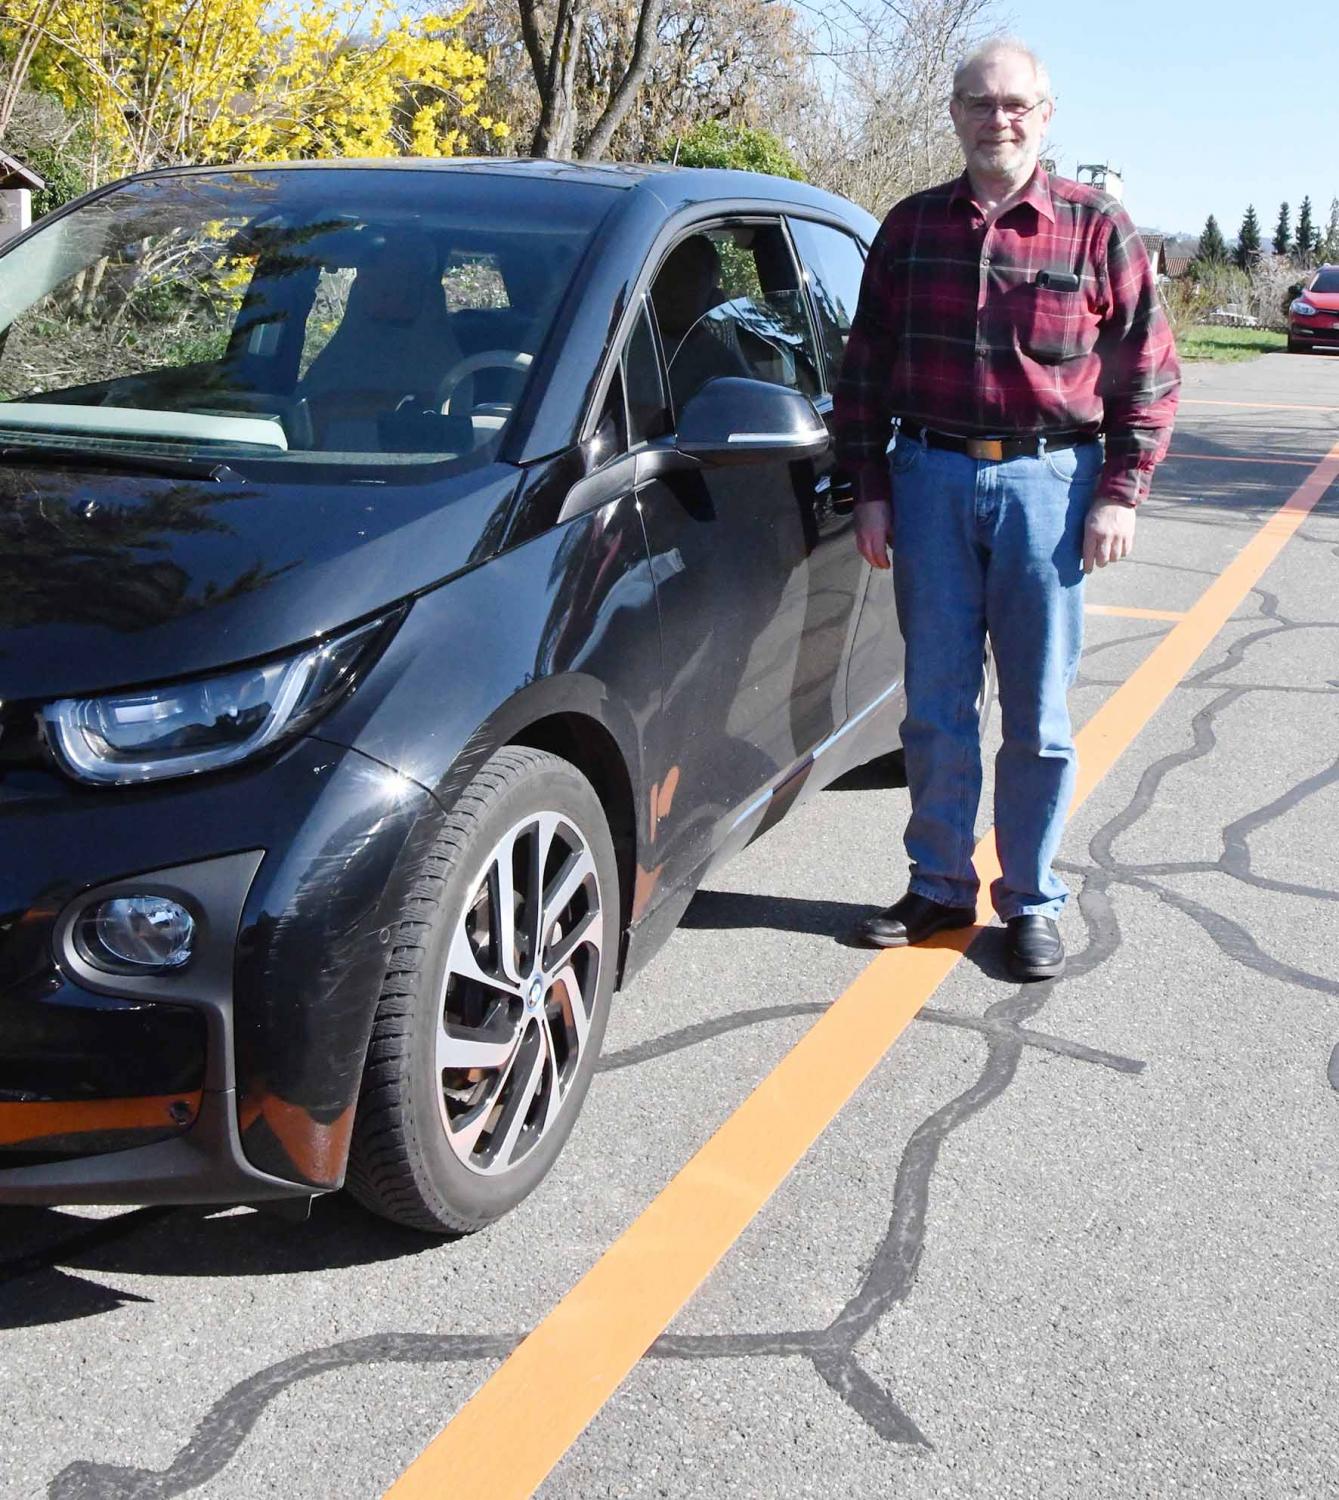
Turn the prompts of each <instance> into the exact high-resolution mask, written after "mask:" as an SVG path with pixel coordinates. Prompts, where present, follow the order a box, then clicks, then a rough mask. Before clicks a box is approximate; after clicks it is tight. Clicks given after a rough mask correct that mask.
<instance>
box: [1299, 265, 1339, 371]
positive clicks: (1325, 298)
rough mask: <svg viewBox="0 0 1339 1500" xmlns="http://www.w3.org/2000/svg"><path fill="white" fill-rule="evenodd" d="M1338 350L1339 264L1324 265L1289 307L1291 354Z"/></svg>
mask: <svg viewBox="0 0 1339 1500" xmlns="http://www.w3.org/2000/svg"><path fill="white" fill-rule="evenodd" d="M1318 345H1328V346H1329V347H1331V348H1334V349H1339V266H1321V267H1320V269H1319V270H1318V271H1316V272H1315V273H1314V274H1313V276H1312V277H1311V280H1310V281H1309V282H1308V283H1307V285H1306V289H1305V290H1304V291H1303V292H1302V294H1301V296H1300V297H1297V298H1295V299H1294V300H1293V301H1292V303H1291V304H1290V305H1289V307H1288V353H1289V354H1305V353H1306V352H1307V351H1308V350H1310V349H1314V348H1316V347H1317V346H1318Z"/></svg>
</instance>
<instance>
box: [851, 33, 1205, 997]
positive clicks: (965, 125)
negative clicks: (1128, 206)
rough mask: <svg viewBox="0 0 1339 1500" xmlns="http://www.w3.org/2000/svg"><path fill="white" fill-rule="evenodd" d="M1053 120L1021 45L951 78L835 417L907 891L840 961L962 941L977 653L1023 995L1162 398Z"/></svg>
mask: <svg viewBox="0 0 1339 1500" xmlns="http://www.w3.org/2000/svg"><path fill="white" fill-rule="evenodd" d="M1052 108H1053V105H1052V100H1051V90H1050V83H1049V79H1048V78H1047V74H1046V70H1045V68H1044V67H1043V66H1042V64H1041V63H1040V62H1039V61H1038V59H1037V58H1036V57H1035V56H1034V55H1033V54H1032V53H1031V52H1030V51H1029V50H1028V49H1027V48H1026V47H1024V46H1023V45H1022V44H1021V43H1019V42H1015V41H1011V40H997V41H993V42H990V43H987V44H986V45H985V46H984V47H982V48H981V49H980V50H979V51H978V52H976V53H974V54H973V55H972V56H971V57H969V58H968V59H967V61H966V62H964V63H963V64H962V66H961V67H960V68H959V69H958V71H957V73H956V74H955V77H954V83H953V98H952V101H951V103H950V105H949V111H950V114H951V116H952V119H953V125H954V129H955V130H956V131H957V135H958V139H959V141H960V142H961V145H962V150H963V155H964V157H965V158H966V170H965V172H964V173H963V175H962V176H961V177H959V178H958V179H957V180H956V181H955V182H949V183H945V184H943V185H942V186H940V187H936V188H930V189H928V190H927V191H925V192H921V193H916V194H913V195H912V196H911V197H910V198H906V199H904V200H903V201H902V202H901V203H899V204H897V206H896V207H895V208H893V210H892V211H891V212H890V213H889V215H888V217H887V218H886V219H885V220H884V223H883V225H882V227H881V228H880V230H879V233H878V236H877V237H876V239H875V242H874V246H873V248H872V250H871V252H870V256H869V259H868V262H867V263H866V267H865V273H864V281H863V283H862V286H861V291H860V301H859V306H858V309H857V312H856V316H855V319H854V323H853V326H852V329H851V337H850V343H849V345H848V348H847V353H846V357H845V360H844V361H843V365H842V371H841V378H840V380H839V381H838V388H837V392H836V441H837V456H838V459H839V461H840V462H841V463H842V465H843V467H844V468H845V469H846V470H847V471H848V472H849V473H851V474H852V475H853V477H854V478H855V481H856V485H857V491H856V493H857V503H856V541H857V545H858V546H859V548H860V551H861V554H862V555H863V556H864V557H865V559H866V560H867V561H868V562H869V563H870V564H871V566H873V567H876V568H886V567H887V566H888V556H887V552H888V548H889V547H890V546H891V548H892V553H893V570H894V572H893V579H894V588H895V592H896V597H897V612H898V620H899V623H900V625H901V628H902V634H903V637H904V639H905V641H906V652H907V670H906V695H907V716H906V720H905V722H904V724H903V727H902V740H903V745H904V748H905V754H906V765H907V781H908V784H909V787H910V790H911V819H910V821H909V823H908V824H907V831H906V847H907V853H908V855H909V856H910V860H911V881H910V885H909V888H908V891H907V894H906V895H905V896H903V897H902V899H901V900H899V901H897V902H895V903H894V904H893V905H892V906H890V907H888V908H887V909H886V910H885V911H882V912H879V913H877V914H875V915H873V916H870V917H867V918H866V919H865V920H864V921H863V922H862V923H861V926H860V929H859V935H860V937H861V938H862V940H863V941H865V942H868V943H871V944H873V945H875V946H879V947H893V946H898V945H901V944H904V943H914V942H918V941H919V940H921V939H922V938H925V937H928V936H929V935H930V934H931V933H934V932H939V931H941V930H943V929H945V928H953V927H964V926H967V925H969V924H970V923H971V922H972V921H973V920H974V908H975V903H976V895H977V878H976V875H975V872H974V870H973V868H972V863H971V856H972V846H973V824H974V821H975V816H976V809H977V803H978V801H979V799H980V795H981V754H980V743H979V738H978V732H977V725H978V719H977V707H976V703H977V696H978V693H979V691H980V686H981V676H982V658H983V653H984V648H985V638H986V634H987V632H989V635H990V640H991V644H992V647H993V650H994V654H995V662H996V668H997V673H998V683H999V697H1000V708H1001V716H1002V720H1003V733H1004V743H1003V746H1002V748H1001V750H1000V753H999V758H998V760H997V761H996V780H995V838H996V844H997V847H998V850H999V856H1000V865H1001V869H1002V871H1003V874H1002V876H1001V878H1000V879H999V880H997V881H996V882H995V883H994V885H993V886H992V888H991V896H992V898H993V901H994V905H995V910H996V911H997V912H998V914H999V915H1000V917H1001V918H1002V919H1003V920H1004V922H1005V924H1006V928H1007V939H1006V941H1007V951H1008V961H1009V967H1010V970H1011V972H1012V973H1013V974H1014V975H1015V976H1017V977H1018V978H1021V979H1043V978H1051V977H1054V976H1055V975H1057V974H1059V973H1060V972H1061V970H1062V969H1063V967H1064V956H1065V955H1064V945H1063V943H1062V941H1061V937H1060V931H1059V927H1058V925H1057V922H1056V918H1057V917H1058V916H1059V914H1060V912H1061V910H1062V908H1063V906H1064V904H1065V899H1066V895H1067V892H1066V889H1065V886H1064V884H1063V882H1062V881H1061V880H1060V879H1059V878H1058V877H1057V876H1056V874H1055V871H1054V870H1053V869H1052V865H1051V862H1052V859H1053V857H1054V855H1055V851H1056V848H1057V845H1058V844H1059V840H1060V834H1061V830H1062V828H1063V826H1064V820H1065V816H1066V812H1067V809H1068V805H1069V800H1070V797H1071V795H1072V792H1073V786H1074V773H1075V754H1074V745H1073V741H1072V739H1071V734H1070V724H1069V711H1068V707H1067V704H1066V693H1067V691H1068V689H1069V686H1070V684H1071V683H1072V681H1073V679H1074V673H1075V671H1076V669H1077V665H1078V659H1079V650H1080V647H1081V645H1082V632H1083V588H1082V584H1083V576H1084V574H1085V573H1086V572H1089V571H1091V570H1092V568H1093V567H1094V566H1096V567H1105V566H1106V565H1107V564H1108V563H1113V562H1117V561H1119V559H1121V558H1123V557H1125V556H1127V555H1128V554H1129V552H1130V548H1131V546H1132V544H1133V541H1134V529H1135V505H1136V504H1137V502H1138V500H1139V497H1140V496H1141V495H1142V494H1145V493H1147V490H1148V485H1149V480H1150V478H1151V476H1152V473H1153V469H1154V466H1155V465H1156V464H1157V463H1158V461H1159V460H1160V459H1161V458H1162V457H1163V455H1164V454H1165V453H1166V451H1167V443H1168V440H1169V438H1170V436H1171V426H1172V419H1173V417H1174V415H1175V410H1176V397H1177V391H1178V388H1179V385H1180V373H1179V370H1178V368H1177V362H1176V353H1175V348H1174V345H1173V343H1172V337H1171V333H1170V330H1169V329H1168V327H1167V323H1166V320H1165V319H1164V317H1163V315H1162V311H1161V307H1160V304H1159V302H1158V296H1157V291H1156V288H1155V285H1154V280H1153V273H1152V270H1151V268H1150V267H1149V263H1148V257H1147V255H1146V254H1145V253H1144V249H1143V245H1142V242H1141V241H1140V239H1139V236H1138V234H1137V233H1136V232H1135V229H1134V226H1133V225H1132V224H1131V222H1130V220H1129V218H1128V217H1127V215H1126V214H1125V213H1124V211H1123V210H1122V209H1121V207H1120V205H1119V204H1117V203H1116V202H1115V201H1114V200H1113V199H1111V198H1109V197H1107V196H1106V195H1105V194H1103V193H1099V192H1097V191H1095V190H1093V189H1091V188H1086V187H1081V186H1079V185H1078V184H1077V183H1073V182H1068V181H1065V180H1064V179H1062V178H1058V177H1049V176H1048V175H1047V173H1046V172H1045V171H1043V170H1042V169H1041V168H1040V167H1039V166H1038V162H1037V157H1038V152H1039V150H1040V147H1041V142H1042V138H1043V136H1044V134H1045V131H1046V127H1047V125H1048V124H1049V123H1050V119H1051V113H1052ZM894 420H896V421H897V424H898V425H897V437H896V443H895V446H894V449H893V453H892V459H891V463H890V462H889V459H888V456H887V446H888V438H889V433H890V430H891V428H892V424H893V422H894ZM1099 431H1100V432H1101V433H1102V434H1104V436H1105V453H1104V452H1103V447H1102V445H1101V444H1100V443H1099V442H1098V440H1097V438H1098V434H1099Z"/></svg>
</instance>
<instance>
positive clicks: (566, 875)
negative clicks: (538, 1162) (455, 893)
mask: <svg viewBox="0 0 1339 1500" xmlns="http://www.w3.org/2000/svg"><path fill="white" fill-rule="evenodd" d="M603 925H604V924H603V911H602V892H601V890H600V881H599V876H598V873H597V871H596V865H595V859H594V857H593V855H592V853H591V849H590V845H589V843H588V841H587V839H586V837H585V835H584V834H583V833H582V831H581V829H580V828H579V827H577V825H576V824H575V823H574V822H573V821H572V820H571V819H570V818H568V817H566V816H564V815H562V814H560V813H556V812H537V813H532V814H530V815H528V816H527V817H525V818H522V819H521V820H520V821H519V822H517V823H515V824H514V825H513V826H512V827H511V828H510V829H509V830H508V831H507V833H506V834H504V835H503V837H502V838H501V839H499V840H498V842H497V843H496V844H495V845H494V847H493V849H492V850H491V851H490V853H489V855H488V857H487V859H486V860H485V861H484V863H483V865H482V868H481V870H480V873H479V875H478V878H477V880H476V881H475V882H474V885H473V886H472V888H471V892H470V895H469V898H468V899H467V901H466V902H465V905H464V910H463V914H462V915H461V917H460V919H459V920H458V922H457V924H456V927H455V930H454V931H453V932H452V934H451V942H450V947H449V950H448V955H447V962H446V974H445V980H444V983H443V987H442V997H441V1007H440V1011H439V1022H438V1028H437V1038H436V1071H437V1076H438V1078H439V1079H440V1084H441V1087H440V1092H439V1104H440V1109H441V1121H442V1126H443V1129H444V1130H445V1132H446V1139H447V1142H448V1144H449V1145H450V1147H451V1150H452V1151H453V1152H454V1153H455V1155H456V1156H457V1157H458V1158H459V1160H460V1161H461V1162H462V1163H463V1164H464V1165H465V1166H466V1167H468V1168H469V1169H470V1170H471V1171H473V1172H477V1173H480V1174H482V1175H485V1176H497V1175H499V1174H501V1173H504V1172H506V1171H508V1170H509V1169H510V1168H512V1167H514V1166H516V1165H517V1164H518V1163H519V1162H520V1161H522V1160H523V1159H524V1158H525V1157H526V1156H527V1155H529V1153H530V1152H531V1151H532V1150H533V1149H534V1148H535V1146H536V1145H537V1144H538V1143H539V1141H540V1140H541V1139H542V1138H543V1137H544V1136H545V1135H546V1134H547V1133H548V1132H549V1131H550V1130H551V1129H552V1128H553V1125H554V1123H555V1121H556V1120H557V1119H558V1117H559V1115H560V1114H561V1113H562V1111H563V1107H564V1104H565V1103H566V1100H567V1097H568V1094H569V1092H570V1089H571V1086H572V1083H573V1080H574V1078H575V1076H576V1074H577V1070H578V1066H579V1063H580V1061H581V1058H582V1056H583V1054H584V1050H585V1048H586V1044H587V1038H588V1035H589V1031H590V1024H591V1014H592V1011H591V1007H592V1006H593V1005H594V1003H595V996H596V994H597V993H598V988H599V980H600V965H601V964H602V963H603V962H604V953H603V936H602V934H603Z"/></svg>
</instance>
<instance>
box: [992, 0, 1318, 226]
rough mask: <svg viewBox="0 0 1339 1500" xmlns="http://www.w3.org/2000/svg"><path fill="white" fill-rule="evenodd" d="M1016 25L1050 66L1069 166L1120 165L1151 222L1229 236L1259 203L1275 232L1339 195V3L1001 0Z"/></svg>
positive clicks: (1141, 218) (1059, 141)
mask: <svg viewBox="0 0 1339 1500" xmlns="http://www.w3.org/2000/svg"><path fill="white" fill-rule="evenodd" d="M999 16H1000V18H1001V20H1002V21H1004V22H1006V23H1007V26H1008V30H1009V31H1010V32H1011V33H1013V34H1014V35H1016V36H1019V37H1021V38H1022V39H1023V40H1024V41H1025V42H1027V43H1028V45H1029V46H1030V47H1031V48H1032V49H1033V51H1034V52H1036V53H1038V54H1039V55H1040V56H1041V57H1042V58H1043V59H1044V60H1045V61H1046V64H1047V66H1048V67H1049V68H1050V71H1051V85H1052V88H1053V90H1054V93H1055V97H1056V111H1055V118H1054V119H1053V120H1052V121H1051V130H1050V143H1051V144H1050V147H1049V148H1048V149H1047V152H1046V154H1049V155H1052V156H1054V157H1056V164H1057V167H1058V169H1059V171H1060V173H1061V175H1062V176H1066V177H1072V176H1073V175H1074V171H1075V168H1076V167H1077V165H1078V164H1079V163H1080V162H1101V161H1105V162H1108V163H1109V164H1110V165H1111V166H1113V167H1116V168H1118V169H1120V171H1121V172H1122V174H1123V176H1124V179H1125V200H1124V201H1125V206H1126V208H1127V209H1128V210H1129V212H1130V215H1131V217H1132V218H1133V219H1134V221H1135V223H1136V224H1138V225H1139V227H1140V228H1141V229H1160V230H1162V231H1164V232H1166V233H1173V232H1178V231H1185V232H1187V233H1189V234H1192V235H1195V236H1198V234H1199V232H1200V230H1201V229H1203V227H1204V221H1205V219H1206V218H1207V217H1208V216H1209V214H1211V213H1212V214H1214V215H1215V216H1216V217H1217V219H1218V225H1219V228H1220V229H1221V230H1222V231H1223V234H1224V235H1225V236H1226V237H1227V238H1228V239H1229V240H1230V239H1232V238H1233V237H1234V236H1235V235H1236V233H1237V230H1238V228H1239V227H1240V225H1241V220H1242V216H1243V215H1244V214H1245V212H1246V207H1247V205H1248V204H1250V203H1254V205H1255V211H1256V214H1257V216H1258V218H1259V220H1260V225H1261V229H1262V231H1263V233H1264V237H1265V239H1266V240H1268V239H1269V238H1270V237H1272V235H1273V232H1274V225H1275V223H1276V222H1277V220H1278V213H1279V204H1280V203H1281V202H1283V201H1284V200H1286V201H1287V202H1288V203H1290V204H1291V205H1292V220H1293V224H1294V226H1295V225H1296V220H1297V208H1298V205H1299V204H1300V203H1301V201H1302V198H1303V197H1304V196H1305V195H1307V194H1310V197H1311V207H1312V215H1313V218H1314V219H1315V220H1316V221H1317V222H1318V223H1319V224H1320V225H1321V227H1322V228H1323V227H1324V226H1325V224H1326V223H1328V220H1329V213H1330V202H1331V200H1332V199H1333V198H1339V9H1337V8H1336V6H1335V4H1334V0H1327V3H1326V4H1324V5H1322V4H1321V3H1320V0H1294V3H1291V4H1287V5H1281V6H1280V7H1279V9H1278V10H1277V11H1275V10H1273V9H1272V8H1271V7H1269V6H1267V5H1262V4H1260V3H1259V0H1252V3H1246V0H1214V3H1212V4H1210V3H1206V0H1162V3H1159V4H1151V3H1149V0H1104V3H1101V4H1098V3H1094V0H1086V3H1085V0H1070V3H1062V0H1001V3H1000V8H999Z"/></svg>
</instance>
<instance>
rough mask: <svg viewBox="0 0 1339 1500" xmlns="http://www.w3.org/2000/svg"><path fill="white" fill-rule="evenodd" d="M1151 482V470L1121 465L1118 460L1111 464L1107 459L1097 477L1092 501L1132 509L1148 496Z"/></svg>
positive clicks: (1127, 464) (1134, 465) (1131, 465)
mask: <svg viewBox="0 0 1339 1500" xmlns="http://www.w3.org/2000/svg"><path fill="white" fill-rule="evenodd" d="M1152 480H1153V470H1152V469H1144V468H1140V467H1139V466H1138V465H1136V464H1133V463H1128V462H1127V463H1121V461H1120V460H1119V459H1117V460H1116V462H1115V463H1112V462H1111V460H1110V459H1108V460H1107V462H1106V463H1105V464H1103V465H1102V472H1101V474H1099V475H1098V478H1097V493H1096V495H1094V497H1093V499H1094V501H1095V502H1113V503H1114V504H1116V505H1129V506H1131V507H1133V506H1136V505H1138V504H1139V501H1140V498H1141V497H1142V496H1144V495H1147V494H1148V487H1149V485H1150V484H1151V483H1152Z"/></svg>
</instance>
